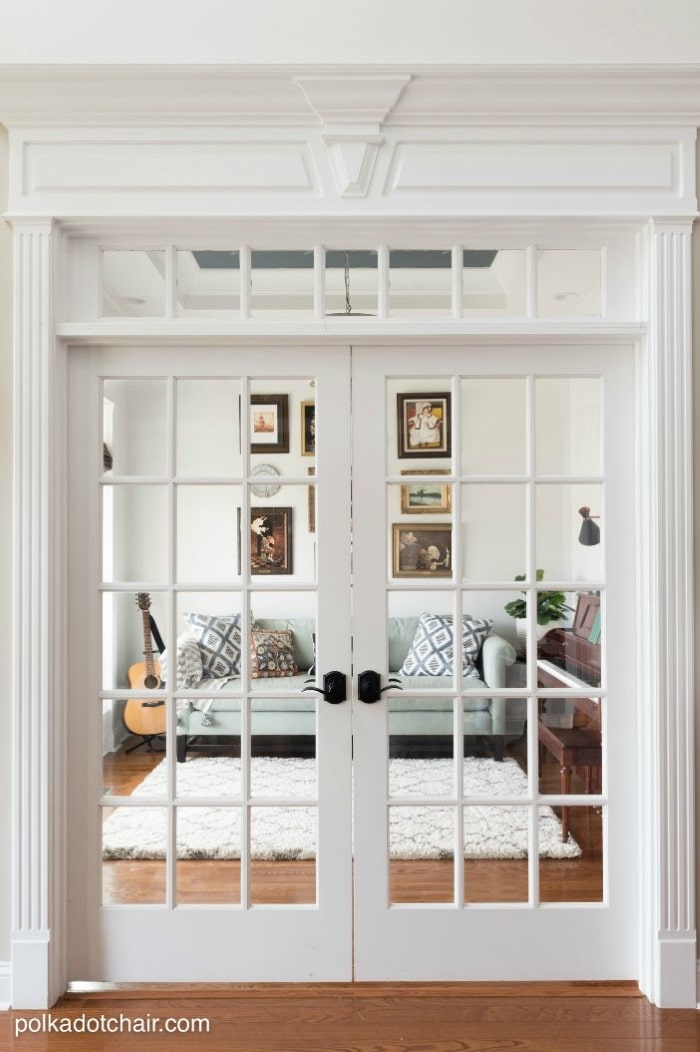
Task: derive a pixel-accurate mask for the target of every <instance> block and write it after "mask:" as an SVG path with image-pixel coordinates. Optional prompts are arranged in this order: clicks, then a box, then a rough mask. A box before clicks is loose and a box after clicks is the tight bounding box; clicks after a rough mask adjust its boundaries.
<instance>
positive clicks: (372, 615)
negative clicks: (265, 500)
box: [353, 347, 637, 980]
mask: <svg viewBox="0 0 700 1052" xmlns="http://www.w3.org/2000/svg"><path fill="white" fill-rule="evenodd" d="M633 389H634V368H633V356H632V352H631V351H627V350H623V349H621V348H619V347H617V348H616V347H609V348H608V347H601V348H598V349H595V350H593V349H591V348H586V349H581V348H579V349H571V348H565V347H549V348H548V349H547V350H539V351H538V350H534V349H532V348H528V349H527V350H525V349H523V348H515V347H511V348H510V349H506V348H503V347H485V348H482V349H460V350H456V349H445V348H434V347H425V348H422V349H418V348H409V349H402V350H401V352H400V353H396V352H392V351H387V350H383V349H381V348H372V347H365V348H360V349H355V350H354V354H353V403H354V419H355V421H359V427H358V426H356V427H355V443H354V450H353V479H354V484H353V545H354V564H355V574H354V580H353V592H354V594H353V615H354V622H353V631H354V654H355V660H356V662H358V663H359V666H360V668H362V669H370V670H374V671H378V672H379V673H380V674H381V682H382V684H383V686H387V687H389V688H391V689H389V690H388V691H387V692H386V693H385V694H383V695H382V699H381V700H380V701H378V702H377V703H376V704H364V705H363V704H362V703H360V702H356V703H355V708H354V713H353V738H354V787H355V798H354V807H355V810H354V820H355V975H356V977H357V978H358V979H362V980H382V979H391V980H402V979H405V980H427V979H434V980H438V979H442V980H448V979H453V980H456V979H463V980H466V979H471V980H476V979H486V980H497V979H520V980H523V979H565V978H567V979H593V978H600V979H611V978H621V977H624V978H631V977H634V976H635V975H636V974H637V972H636V968H637V964H636V936H635V924H636V901H635V892H636V878H635V874H634V872H633V867H632V860H633V858H634V845H635V789H634V786H635V768H634V748H635V746H634V742H635V730H634V728H635V711H634V699H635V691H634V672H633V669H634V657H633V653H634V640H633V638H632V631H633V629H632V625H633V617H632V611H631V607H630V596H631V595H633V588H634V584H633V582H634V562H633V547H634V518H633V508H634V496H633V477H634V468H633V464H634V423H633V413H632V392H633ZM426 508H429V509H430V510H428V511H426ZM586 508H588V513H587V515H586V518H587V520H588V524H589V525H588V526H587V527H586V529H585V530H584V532H583V534H582V532H581V528H582V526H583V523H584V514H585V510H586ZM579 509H583V512H582V511H580V510H579ZM591 541H593V542H596V541H597V542H598V543H590V542H591ZM584 542H585V543H584ZM516 577H521V582H519V583H518V584H516V583H514V578H516ZM519 589H524V592H521V591H520V590H519ZM552 592H554V593H562V598H565V600H566V604H567V605H568V606H569V610H568V611H566V620H565V621H559V622H556V621H555V622H550V624H549V625H548V626H543V629H544V628H545V627H548V628H549V629H556V628H557V626H558V625H559V626H561V625H566V626H569V627H568V628H566V629H565V630H564V632H561V631H560V632H559V633H558V634H557V633H556V632H555V633H551V632H550V633H549V635H548V636H545V637H544V639H542V640H540V641H538V639H537V635H538V632H537V625H536V623H535V619H534V617H531V618H530V619H529V620H528V622H527V637H526V643H525V649H524V652H522V653H520V654H519V655H518V656H517V660H513V659H514V658H516V651H515V650H513V649H511V648H510V645H509V643H508V640H510V641H511V642H512V643H516V636H515V633H514V622H513V619H512V618H511V617H510V616H509V614H508V613H507V612H506V611H505V610H504V607H505V606H507V605H510V604H512V603H514V602H516V603H517V601H518V600H520V599H522V598H525V601H526V603H527V605H528V608H529V609H530V610H531V611H532V610H534V608H535V604H536V603H537V604H538V605H537V609H538V616H539V615H540V611H541V609H543V608H544V606H545V605H546V603H547V602H548V601H550V600H551V593H552ZM588 609H590V610H591V611H595V610H597V615H596V616H594V617H593V618H592V621H593V622H595V627H594V625H593V624H590V625H586V627H585V631H584V630H582V628H581V627H580V626H579V627H577V626H576V622H577V617H578V616H579V615H581V616H583V611H584V610H588ZM460 622H461V623H462V631H461V633H460V632H458V631H455V630H454V626H455V625H458V624H460ZM490 622H493V624H489V623H490ZM572 625H573V627H572ZM407 627H408V629H409V631H408V634H407V635H406V629H407ZM483 631H486V632H487V635H486V637H485V638H484V639H483V641H480V636H479V633H480V632H483ZM414 633H415V634H414ZM499 635H504V636H506V637H507V638H506V640H505V641H503V642H502V641H500V640H499V639H498V638H497V637H498V636H499ZM402 636H403V638H402ZM460 636H461V641H460ZM572 636H576V639H575V640H574V639H572ZM411 637H412V640H411ZM548 640H549V642H547V641H548ZM397 641H400V644H401V645H400V646H398V647H397ZM474 642H475V645H476V647H477V649H478V648H479V647H480V648H481V655H480V657H481V660H479V657H477V658H476V667H474V668H473V667H471V665H470V660H471V658H472V657H473V654H472V653H471V648H472V645H473V644H474ZM407 645H408V648H409V650H408V657H407V658H406V657H404V660H403V664H400V662H401V659H402V656H403V655H405V654H406V652H407V651H406V648H407ZM562 646H564V647H565V651H564V652H563V651H562V649H561V648H562ZM547 647H549V649H547ZM579 659H580V660H579ZM596 661H597V662H599V663H600V664H599V666H598V667H601V665H602V667H601V672H600V673H598V675H596V674H595V664H596ZM591 664H592V667H593V674H591ZM587 665H588V666H589V667H587ZM392 681H393V685H392ZM545 684H546V685H545ZM543 728H546V729H543ZM436 742H439V743H440V745H439V756H441V757H442V760H438V761H434V760H432V761H431V760H428V761H425V760H424V761H423V767H422V768H421V767H419V766H418V764H419V762H420V761H419V760H418V759H417V758H418V757H420V756H421V755H422V756H433V755H435V753H434V751H432V750H434V749H435V743H436ZM545 743H548V745H546V744H545ZM421 745H422V748H421ZM564 746H566V747H567V748H568V750H569V753H568V754H566V755H565V754H563V753H562V752H561V751H559V750H563V748H564ZM430 763H433V765H434V766H435V765H436V764H440V763H441V764H442V766H441V767H437V766H436V769H435V770H433V769H431V768H430V766H429V765H430ZM411 764H413V765H414V767H415V769H414V770H411ZM565 764H567V765H569V767H567V769H566V772H565V773H563V774H560V769H562V770H563V769H564V765H565ZM407 768H408V769H409V773H408V774H407ZM569 768H570V769H569Z"/></svg>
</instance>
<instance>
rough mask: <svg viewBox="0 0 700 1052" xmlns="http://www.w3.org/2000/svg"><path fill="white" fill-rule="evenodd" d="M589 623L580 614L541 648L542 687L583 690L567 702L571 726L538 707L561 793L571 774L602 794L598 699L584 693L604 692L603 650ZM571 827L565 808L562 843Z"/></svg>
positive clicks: (539, 674)
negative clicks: (570, 708) (570, 707)
mask: <svg viewBox="0 0 700 1052" xmlns="http://www.w3.org/2000/svg"><path fill="white" fill-rule="evenodd" d="M581 598H583V597H581ZM587 598H588V597H587ZM591 598H593V597H591ZM596 598H597V597H596ZM598 603H599V601H598ZM580 605H581V604H580V601H579V607H580ZM596 605H598V604H596ZM587 621H588V619H586V620H585V622H584V621H583V619H582V618H581V617H579V610H578V609H577V616H576V618H575V620H574V626H573V627H572V628H553V629H551V630H550V631H549V632H547V634H546V635H545V636H544V637H543V638H542V639H541V640H540V642H539V644H538V648H537V684H538V686H540V687H545V688H548V689H550V690H558V689H566V690H571V689H574V690H580V691H581V694H580V695H576V696H575V697H574V698H568V699H567V700H568V701H569V702H571V701H573V709H574V711H573V718H572V721H571V722H572V726H571V727H558V726H554V725H552V723H551V722H550V721H548V720H547V719H546V716H545V715H544V711H543V710H544V708H545V707H546V704H547V702H546V700H542V701H541V702H540V713H541V716H540V720H539V723H538V737H539V742H540V747H541V749H542V748H544V749H547V751H548V752H550V753H551V754H552V755H553V756H554V757H555V758H556V759H557V760H558V761H559V764H560V772H561V781H560V790H561V792H562V794H567V793H569V792H570V791H571V776H572V774H576V776H577V777H579V778H581V779H582V780H583V782H584V785H585V790H586V792H588V793H599V792H600V790H601V730H600V728H601V721H600V699H599V698H596V697H590V696H588V695H587V693H586V687H600V682H601V675H600V656H601V647H600V643H599V642H591V641H590V639H589V638H588V636H589V635H590V627H589V625H588V623H587ZM543 716H544V718H543ZM568 826H569V823H568V808H562V840H566V839H567V838H568Z"/></svg>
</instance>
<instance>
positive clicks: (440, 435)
mask: <svg viewBox="0 0 700 1052" xmlns="http://www.w3.org/2000/svg"><path fill="white" fill-rule="evenodd" d="M396 408H397V424H398V428H397V430H398V439H399V449H398V455H399V458H402V459H405V458H407V457H421V458H425V457H449V456H450V453H451V449H452V446H451V442H452V434H451V431H452V415H451V396H450V394H449V392H444V393H442V394H399V395H397V407H396Z"/></svg>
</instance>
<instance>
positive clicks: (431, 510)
mask: <svg viewBox="0 0 700 1052" xmlns="http://www.w3.org/2000/svg"><path fill="white" fill-rule="evenodd" d="M401 474H402V475H417V474H418V472H416V471H402V472H401ZM448 474H449V472H448V471H421V472H420V475H421V476H426V479H425V482H408V483H406V485H405V486H402V487H401V511H402V513H403V514H404V515H427V514H431V515H441V514H446V513H447V512H449V511H451V509H452V486H451V485H450V483H449V482H438V481H436V479H435V478H434V476H435V475H448ZM427 476H433V477H430V478H429V477H427Z"/></svg>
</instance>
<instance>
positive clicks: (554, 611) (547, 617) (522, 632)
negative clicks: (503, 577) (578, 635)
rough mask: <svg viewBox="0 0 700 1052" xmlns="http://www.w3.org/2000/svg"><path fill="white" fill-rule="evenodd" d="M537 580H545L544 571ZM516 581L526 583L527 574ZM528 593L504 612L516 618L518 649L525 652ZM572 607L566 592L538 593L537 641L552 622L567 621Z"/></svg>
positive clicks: (507, 606) (522, 574)
mask: <svg viewBox="0 0 700 1052" xmlns="http://www.w3.org/2000/svg"><path fill="white" fill-rule="evenodd" d="M535 579H536V580H537V581H542V580H543V579H544V570H537V571H536V573H535ZM514 580H515V581H524V580H525V574H524V573H519V574H518V575H517V577H515V578H514ZM525 596H526V593H525V592H523V598H522V599H513V600H511V602H510V603H506V605H505V607H504V610H505V612H506V613H507V614H510V616H511V617H514V618H515V633H516V636H517V638H518V649H519V650H520V652H521V653H524V652H525V640H526V635H527V601H526V598H525ZM572 609H573V608H572V607H570V606H569V605H568V604H567V602H566V593H565V592H538V593H537V627H536V630H535V633H536V636H537V639H541V638H542V636H543V635H545V634H546V633H547V632H548V631H549V627H550V625H551V623H552V621H565V620H566V618H567V616H568V614H569V613H571V611H572Z"/></svg>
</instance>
